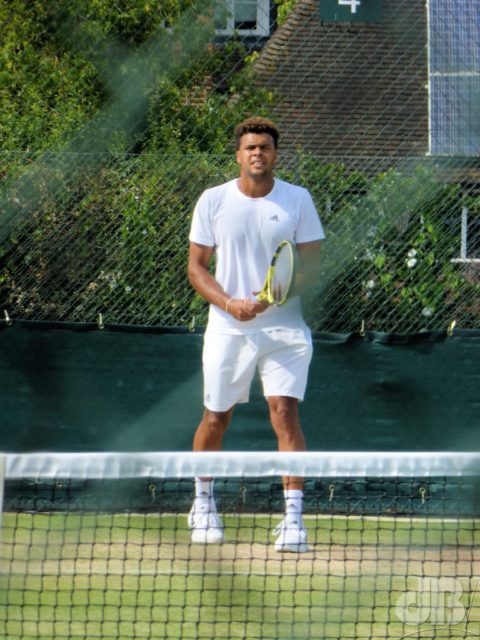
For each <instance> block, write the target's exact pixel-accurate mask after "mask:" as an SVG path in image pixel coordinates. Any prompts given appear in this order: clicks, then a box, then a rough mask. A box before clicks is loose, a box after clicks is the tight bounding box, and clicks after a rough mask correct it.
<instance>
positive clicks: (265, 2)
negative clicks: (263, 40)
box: [216, 0, 270, 36]
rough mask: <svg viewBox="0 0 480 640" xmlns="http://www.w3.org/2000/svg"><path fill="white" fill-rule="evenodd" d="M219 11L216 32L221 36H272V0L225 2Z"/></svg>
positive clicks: (228, 0) (231, 0)
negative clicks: (235, 34)
mask: <svg viewBox="0 0 480 640" xmlns="http://www.w3.org/2000/svg"><path fill="white" fill-rule="evenodd" d="M218 4H219V5H222V6H221V8H219V9H217V15H216V32H217V33H218V34H220V35H232V34H233V33H240V34H242V35H252V36H268V35H270V0H225V1H224V2H223V3H218Z"/></svg>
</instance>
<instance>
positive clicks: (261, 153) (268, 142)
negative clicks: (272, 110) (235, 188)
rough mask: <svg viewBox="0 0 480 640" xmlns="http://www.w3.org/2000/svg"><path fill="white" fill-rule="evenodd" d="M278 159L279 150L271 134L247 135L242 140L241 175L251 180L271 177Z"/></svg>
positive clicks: (240, 151) (239, 150)
mask: <svg viewBox="0 0 480 640" xmlns="http://www.w3.org/2000/svg"><path fill="white" fill-rule="evenodd" d="M276 159H277V150H276V149H275V143H274V141H273V138H272V136H271V135H270V134H269V133H246V134H244V135H243V136H242V137H241V138H240V147H239V149H238V150H237V162H238V164H239V165H240V173H241V175H246V176H248V177H251V178H263V177H270V176H271V175H272V173H273V168H274V166H275V161H276Z"/></svg>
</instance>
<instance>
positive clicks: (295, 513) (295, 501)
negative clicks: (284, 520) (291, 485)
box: [283, 489, 303, 526]
mask: <svg viewBox="0 0 480 640" xmlns="http://www.w3.org/2000/svg"><path fill="white" fill-rule="evenodd" d="M283 494H284V496H285V515H286V516H287V517H288V519H292V520H294V521H295V522H297V523H298V524H299V525H300V526H302V523H303V518H302V513H303V491H302V490H301V489H285V491H284V492H283Z"/></svg>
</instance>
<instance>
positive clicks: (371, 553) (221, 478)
mask: <svg viewBox="0 0 480 640" xmlns="http://www.w3.org/2000/svg"><path fill="white" fill-rule="evenodd" d="M6 462H7V464H6V484H5V497H4V509H3V514H2V543H1V560H2V565H1V566H2V571H1V581H2V590H1V592H0V594H1V595H0V597H1V605H0V631H1V633H2V637H5V638H8V639H9V640H17V639H20V638H22V639H25V638H36V639H38V638H49V639H50V640H52V639H55V640H58V639H60V638H61V639H62V640H63V639H66V638H69V639H71V638H75V639H77V638H78V639H79V638H82V639H86V638H88V639H94V638H105V639H107V638H116V639H117V640H118V639H119V638H121V639H125V640H126V639H127V638H128V639H132V638H139V639H140V638H151V639H160V638H161V639H163V640H166V639H172V640H173V638H175V639H178V638H182V639H192V640H193V639H194V638H195V639H197V640H199V639H205V640H206V639H207V638H208V639H211V638H222V639H232V640H233V639H235V640H237V639H240V638H242V639H246V638H248V639H251V638H258V639H267V638H268V639H272V640H273V639H274V638H275V639H279V638H282V639H285V640H286V639H287V638H288V639H294V638H328V639H330V638H331V639H333V638H335V639H338V638H342V639H343V638H359V639H360V638H403V637H415V638H431V637H435V638H439V637H446V638H453V637H455V638H458V637H469V636H472V635H474V634H475V633H476V630H478V624H479V622H480V593H479V591H480V590H479V586H480V585H479V584H478V581H479V568H480V564H479V563H480V555H479V548H480V546H479V543H480V520H479V515H480V514H479V509H480V504H479V502H480V499H479V498H480V496H479V470H480V458H479V456H478V454H448V455H442V454H439V453H435V454H395V455H388V454H382V455H379V454H369V455H365V454H336V453H332V454H329V455H322V454H306V455H303V454H300V455H298V454H293V455H282V454H275V455H271V454H265V453H262V454H255V453H253V454H251V453H249V454H238V453H235V454H215V455H213V456H211V455H210V454H208V455H204V454H200V455H198V454H197V455H196V454H180V455H177V454H149V455H147V454H145V455H144V454H123V455H122V454H120V455H119V454H96V455H95V456H89V455H88V454H81V455H73V454H67V455H65V456H61V455H60V456H52V455H50V456H49V455H48V454H43V455H38V456H34V455H33V456H29V455H24V456H7V460H6ZM286 472H288V473H294V474H300V475H304V477H305V502H304V525H305V528H306V530H307V534H308V544H309V549H308V551H306V552H305V553H279V552H277V551H276V550H275V546H274V538H273V537H272V530H273V529H274V528H275V527H276V526H277V525H278V523H279V521H280V520H281V519H282V517H283V509H284V506H283V494H282V484H281V480H280V476H281V475H283V474H285V473H286ZM200 473H201V474H203V473H204V474H207V473H208V474H211V475H215V476H216V480H215V497H216V502H217V508H218V512H219V515H220V517H221V518H222V521H223V524H224V529H225V533H224V535H225V538H224V542H223V544H194V543H192V541H191V531H190V530H189V528H188V526H187V514H188V511H189V510H190V507H191V504H192V499H193V477H194V476H195V475H197V474H200Z"/></svg>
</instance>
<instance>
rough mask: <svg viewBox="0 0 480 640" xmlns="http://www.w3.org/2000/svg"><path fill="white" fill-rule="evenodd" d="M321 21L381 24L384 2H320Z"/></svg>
mask: <svg viewBox="0 0 480 640" xmlns="http://www.w3.org/2000/svg"><path fill="white" fill-rule="evenodd" d="M319 6H320V20H325V21H327V22H380V20H381V15H382V0H319Z"/></svg>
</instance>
